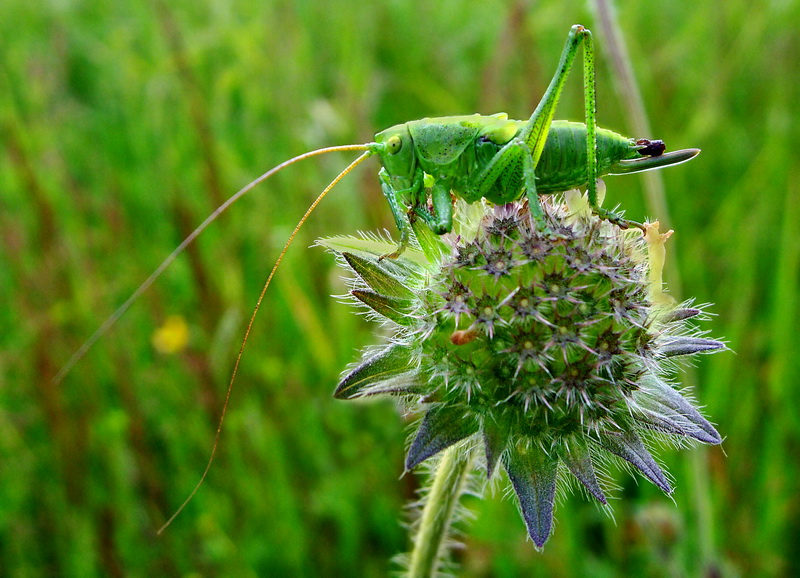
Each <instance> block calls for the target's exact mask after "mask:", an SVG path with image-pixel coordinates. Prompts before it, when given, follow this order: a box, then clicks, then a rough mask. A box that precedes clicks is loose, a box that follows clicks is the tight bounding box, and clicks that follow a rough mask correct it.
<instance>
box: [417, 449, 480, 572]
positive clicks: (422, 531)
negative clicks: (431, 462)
mask: <svg viewBox="0 0 800 578" xmlns="http://www.w3.org/2000/svg"><path fill="white" fill-rule="evenodd" d="M471 467H472V452H470V451H467V452H465V451H464V449H463V448H460V447H450V448H448V449H447V450H446V451H445V452H444V453H443V454H442V459H441V460H440V461H439V465H438V466H437V468H436V473H435V474H434V475H433V484H432V485H431V489H430V493H429V494H428V495H427V497H426V499H425V507H424V509H423V510H422V518H421V519H420V523H419V528H418V530H417V534H416V536H415V538H414V549H413V551H412V552H411V561H410V564H409V568H408V576H409V578H429V577H431V576H433V575H434V573H435V572H436V570H437V569H438V568H439V562H440V558H441V557H442V555H443V554H444V550H445V547H444V546H445V541H446V539H447V536H448V534H449V530H450V524H451V521H452V517H453V513H454V512H455V510H456V506H457V505H458V500H459V498H460V497H461V494H462V492H463V491H464V487H465V485H466V482H467V477H468V475H469V471H470V468H471Z"/></svg>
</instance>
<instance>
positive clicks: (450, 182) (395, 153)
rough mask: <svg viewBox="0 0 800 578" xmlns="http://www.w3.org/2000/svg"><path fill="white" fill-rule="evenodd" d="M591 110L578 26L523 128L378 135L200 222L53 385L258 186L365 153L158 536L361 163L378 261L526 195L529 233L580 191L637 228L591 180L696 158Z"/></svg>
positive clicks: (446, 126)
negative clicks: (379, 247)
mask: <svg viewBox="0 0 800 578" xmlns="http://www.w3.org/2000/svg"><path fill="white" fill-rule="evenodd" d="M581 44H583V47H584V79H583V88H584V100H585V108H586V115H585V123H576V122H567V121H553V116H554V113H555V108H556V105H557V103H558V101H559V99H560V97H561V92H562V89H563V87H564V84H565V82H566V80H567V77H568V75H569V72H570V69H571V67H572V64H573V62H574V60H575V57H576V55H577V53H578V50H579V49H580V46H581ZM595 110H596V107H595V71H594V48H593V44H592V34H591V32H590V31H589V30H587V29H586V28H584V27H583V26H580V25H575V26H573V27H572V28H571V29H570V31H569V37H568V38H567V42H566V45H565V46H564V50H563V52H562V54H561V60H560V61H559V64H558V68H557V69H556V74H555V76H554V77H553V79H552V81H551V82H550V85H549V87H548V88H547V91H546V92H545V94H544V97H543V98H542V100H541V101H540V102H539V104H538V106H537V107H536V110H535V111H534V112H533V114H532V115H531V117H530V118H529V119H528V120H527V121H519V120H510V119H509V118H508V116H507V115H506V114H504V113H499V114H494V115H491V116H481V115H478V114H475V115H471V116H448V117H440V118H425V119H422V120H415V121H411V122H407V123H404V124H399V125H396V126H393V127H391V128H388V129H386V130H384V131H382V132H379V133H378V134H377V135H376V137H375V142H371V143H366V144H355V145H344V146H335V147H327V148H322V149H318V150H314V151H310V152H307V153H304V154H302V155H299V156H296V157H294V158H292V159H289V160H287V161H285V162H283V163H281V164H280V165H278V166H276V167H274V168H272V169H271V170H269V171H268V172H266V173H264V174H263V175H261V176H260V177H258V178H257V179H255V180H254V181H252V182H251V183H249V184H248V185H246V186H245V187H244V188H242V189H241V190H239V191H238V192H237V193H236V194H234V195H233V196H232V197H230V198H229V199H228V200H227V201H226V202H225V203H224V204H223V205H221V206H220V207H219V208H218V209H217V210H215V211H214V212H213V213H212V214H211V215H210V216H209V217H208V218H207V219H206V220H205V221H203V222H202V223H201V224H200V225H199V226H198V227H197V228H196V229H195V230H194V231H193V232H192V233H191V234H190V235H189V236H188V237H187V238H186V239H185V240H184V241H183V242H182V243H181V244H180V245H179V246H178V247H177V248H176V249H175V250H174V251H173V252H172V253H170V254H169V256H167V258H166V259H165V260H164V261H163V262H162V263H161V264H160V265H159V266H158V267H157V268H156V270H155V271H154V272H153V273H152V274H151V275H150V277H148V278H147V279H146V280H145V281H144V282H143V283H142V284H141V285H140V286H139V287H138V288H137V289H136V290H135V291H134V292H133V293H132V294H131V296H130V297H129V298H128V299H127V300H126V301H125V302H124V303H123V304H122V305H121V306H120V307H119V308H118V309H117V310H116V311H115V312H114V313H113V314H112V315H111V316H110V317H109V318H108V319H106V321H105V322H104V323H103V324H102V325H101V326H100V327H99V328H98V329H97V330H96V331H95V332H94V333H93V334H92V335H91V336H90V337H89V338H88V339H87V340H86V341H85V342H84V344H83V345H82V346H81V347H80V348H79V349H78V350H77V351H76V352H75V353H74V354H73V356H72V357H71V358H70V359H69V360H68V361H67V363H66V364H65V365H64V367H63V368H62V369H61V371H60V372H59V373H58V375H57V376H56V378H55V381H56V382H60V381H61V380H62V379H63V378H64V377H65V376H66V375H67V373H68V372H69V371H70V370H71V369H72V367H74V365H75V364H76V363H77V362H78V361H80V359H81V358H83V356H84V355H85V354H86V353H87V351H88V350H89V349H90V348H91V347H92V345H94V343H96V342H97V341H98V340H99V339H100V337H102V336H103V335H104V334H105V333H106V332H107V331H108V330H109V329H110V328H111V326H113V325H114V323H116V321H117V320H118V319H119V318H120V317H121V316H122V315H123V314H124V313H125V311H127V310H128V309H129V308H130V306H131V305H132V304H133V303H134V302H135V301H136V300H137V299H138V298H139V296H140V295H141V294H142V293H144V291H146V290H147V288H148V287H150V285H152V284H153V282H154V281H155V280H156V279H157V278H158V277H159V276H160V275H161V273H162V272H163V271H164V270H165V269H166V268H167V267H168V266H169V265H170V264H171V263H172V262H173V261H174V260H175V259H176V258H177V257H178V255H180V254H181V253H182V252H183V251H184V250H185V249H186V247H187V246H188V245H189V244H190V243H191V242H192V241H194V239H195V238H197V236H199V235H200V233H202V232H203V231H204V230H205V229H206V227H208V225H209V224H211V222H213V221H214V220H215V219H216V218H217V217H218V216H219V215H220V214H221V213H222V212H223V211H225V210H226V209H227V208H228V207H229V206H230V205H232V204H233V203H234V202H235V201H237V200H238V199H240V198H241V197H242V196H244V195H245V194H246V193H248V192H249V191H250V190H252V189H253V188H254V187H255V186H256V185H258V184H259V183H261V182H263V181H265V180H267V179H268V178H269V177H271V176H272V175H274V174H275V173H277V172H278V171H280V170H283V169H284V168H286V167H288V166H289V165H292V164H294V163H297V162H299V161H301V160H305V159H307V158H310V157H312V156H318V155H321V154H326V153H329V152H334V151H365V152H364V153H363V154H362V155H361V156H359V157H358V158H357V159H356V160H355V161H353V162H352V163H350V165H348V166H347V168H345V169H344V170H343V171H342V172H341V173H340V174H339V175H338V176H337V177H336V178H335V179H334V180H333V181H331V183H329V184H328V186H327V187H325V189H324V190H323V191H322V193H320V195H319V196H318V197H317V198H316V200H315V201H314V202H313V203H312V204H311V205H310V206H309V208H308V210H307V211H306V213H305V214H304V215H303V217H302V218H301V219H300V221H299V222H298V224H297V225H296V227H295V228H294V230H293V231H292V233H291V235H290V236H289V239H288V241H287V242H286V244H285V245H284V247H283V250H282V251H281V253H280V255H279V256H278V258H277V260H276V262H275V264H274V265H273V267H272V270H271V272H270V274H269V276H268V278H267V281H266V282H265V284H264V287H263V288H262V291H261V294H260V296H259V298H258V301H257V303H256V307H255V309H254V311H253V313H252V316H251V318H250V321H249V323H248V326H247V329H246V331H245V335H244V338H243V341H242V345H241V347H240V350H239V354H238V357H237V359H236V362H235V364H234V368H233V371H232V374H231V379H230V383H229V386H228V393H227V396H226V399H225V405H224V407H223V409H222V417H221V418H220V421H219V426H218V429H217V433H216V437H215V440H214V445H213V448H212V450H211V455H210V458H209V461H208V463H207V465H206V469H205V471H204V473H203V474H202V476H201V478H200V481H199V482H198V484H197V486H196V487H195V489H194V490H193V491H192V492H191V494H190V495H189V497H188V498H187V500H186V501H185V502H184V504H183V505H182V506H181V507H180V508H179V509H178V511H177V512H176V513H175V514H174V515H173V516H172V518H170V519H169V521H168V522H167V523H166V524H165V525H164V526H163V527H162V530H163V528H165V527H166V526H168V525H169V524H170V523H171V522H172V520H173V519H174V518H175V516H177V515H178V514H179V513H180V511H181V510H182V509H183V507H184V506H185V505H186V503H188V501H189V500H190V499H191V498H192V496H194V494H195V492H196V491H197V489H198V488H199V486H200V484H202V482H203V480H204V479H205V476H206V474H207V473H208V470H209V468H210V466H211V462H212V461H213V459H214V455H215V453H216V448H217V442H218V440H219V435H220V431H221V429H222V423H223V420H224V417H225V412H226V409H227V406H228V399H229V397H230V393H231V390H232V387H233V383H234V381H235V379H236V373H237V370H238V368H239V362H240V360H241V356H242V352H243V350H244V347H245V345H246V343H247V339H248V337H249V335H250V330H251V328H252V326H253V322H254V320H255V317H256V314H257V313H258V310H259V308H260V306H261V303H262V301H263V298H264V294H265V293H266V291H267V288H268V287H269V285H270V283H271V282H272V278H273V277H274V275H275V272H276V271H277V269H278V267H279V266H280V264H281V262H282V261H283V257H284V255H285V254H286V251H287V250H288V248H289V246H290V245H291V243H292V241H293V240H294V238H295V236H296V235H297V232H298V231H299V230H300V228H301V227H302V226H303V224H304V223H305V221H306V219H307V218H308V217H309V215H310V214H311V213H312V212H313V211H314V209H315V208H316V207H317V205H318V204H319V202H320V201H321V200H322V199H323V198H324V197H325V196H326V195H327V193H328V192H329V191H330V190H331V189H332V188H333V187H334V186H335V185H336V183H338V182H339V181H340V180H341V179H342V178H343V177H344V176H345V175H347V174H348V173H349V172H350V171H351V170H353V169H354V168H355V167H356V166H357V165H359V164H360V163H361V162H363V161H364V160H366V159H367V158H368V157H371V156H376V155H377V156H378V157H379V159H380V162H381V164H382V168H381V171H380V173H379V179H380V185H381V190H382V192H383V195H384V196H385V197H386V200H387V201H388V203H389V207H390V209H391V211H392V215H393V216H394V220H395V223H396V224H397V228H398V230H399V231H400V242H399V245H398V247H397V250H396V251H395V252H394V253H391V254H390V255H384V256H383V257H381V258H384V257H390V258H394V257H397V256H398V255H400V253H401V252H402V251H403V250H404V249H405V248H406V247H407V245H408V243H409V239H410V235H411V223H412V221H413V220H414V219H416V218H419V219H422V221H423V222H424V223H425V224H426V225H427V226H428V227H430V228H431V230H432V231H434V232H435V233H437V234H440V235H441V234H445V233H448V232H450V231H451V230H452V223H453V220H452V219H453V195H455V196H457V197H461V198H463V199H464V200H466V201H467V202H469V203H472V202H476V201H480V200H481V199H486V200H488V201H490V202H492V203H496V204H504V203H508V202H511V201H514V200H518V199H521V198H522V197H523V195H525V196H526V197H527V199H528V205H529V207H530V214H531V218H532V220H533V224H534V225H535V226H537V227H541V228H542V229H546V228H547V224H546V222H545V218H544V213H543V211H542V208H541V205H540V203H539V195H546V194H552V193H557V192H562V191H567V190H569V189H573V188H577V187H582V186H586V188H587V191H588V199H589V204H590V206H591V209H592V210H593V211H594V212H595V213H596V214H597V215H599V216H600V217H602V218H603V219H607V220H609V221H611V222H613V223H616V224H617V225H619V226H622V227H630V226H638V227H642V225H640V224H639V223H635V222H632V221H627V220H625V219H624V218H622V216H621V215H619V214H618V213H615V212H613V211H609V210H607V209H603V208H601V207H600V206H599V204H598V199H597V179H598V178H600V177H601V176H604V175H616V174H626V173H635V172H641V171H647V170H651V169H658V168H662V167H666V166H670V165H674V164H678V163H681V162H684V161H687V160H689V159H691V158H693V157H695V156H696V155H697V154H698V153H699V152H700V151H699V150H698V149H684V150H679V151H673V152H670V153H665V152H664V151H665V146H664V143H663V142H662V141H660V140H647V139H638V140H637V139H631V138H626V137H623V136H621V135H619V134H617V133H615V132H612V131H610V130H605V129H599V128H597V126H596V121H595Z"/></svg>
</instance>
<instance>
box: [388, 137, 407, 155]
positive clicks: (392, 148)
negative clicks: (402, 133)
mask: <svg viewBox="0 0 800 578" xmlns="http://www.w3.org/2000/svg"><path fill="white" fill-rule="evenodd" d="M401 148H403V140H402V139H401V138H400V137H399V136H397V135H394V136H392V137H389V140H387V141H386V150H387V151H388V152H389V154H392V155H396V154H397V153H399V152H400V149H401Z"/></svg>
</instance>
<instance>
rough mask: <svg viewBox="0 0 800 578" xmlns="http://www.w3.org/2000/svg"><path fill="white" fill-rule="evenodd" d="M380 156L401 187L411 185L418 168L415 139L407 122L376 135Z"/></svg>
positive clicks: (384, 165)
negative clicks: (415, 170)
mask: <svg viewBox="0 0 800 578" xmlns="http://www.w3.org/2000/svg"><path fill="white" fill-rule="evenodd" d="M375 142H376V143H377V144H378V145H379V146H378V147H376V152H377V153H378V156H380V157H381V164H382V165H383V167H384V168H385V169H386V172H387V173H389V175H390V176H391V177H392V180H394V181H397V180H399V181H402V183H396V185H400V187H401V188H406V187H408V186H410V183H411V180H412V179H413V177H414V169H415V168H416V155H415V154H414V141H413V140H412V138H411V132H409V130H408V125H407V124H398V125H395V126H393V127H391V128H387V129H386V130H384V131H381V132H379V133H378V134H376V135H375Z"/></svg>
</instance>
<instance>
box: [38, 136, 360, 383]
mask: <svg viewBox="0 0 800 578" xmlns="http://www.w3.org/2000/svg"><path fill="white" fill-rule="evenodd" d="M373 146H375V145H374V143H366V144H356V145H342V146H335V147H325V148H321V149H317V150H314V151H310V152H307V153H303V154H301V155H298V156H296V157H294V158H291V159H289V160H288V161H284V162H282V163H281V164H279V165H278V166H276V167H273V168H271V169H270V170H268V171H267V172H266V173H264V174H263V175H261V176H260V177H258V178H257V179H255V180H254V181H252V182H250V183H249V184H247V185H245V186H244V187H243V188H241V189H240V190H239V191H238V192H237V193H235V194H234V195H233V196H231V197H230V198H229V199H228V200H227V201H225V202H224V203H222V205H220V206H219V207H218V208H217V209H216V210H215V211H214V212H213V213H211V215H209V216H208V218H206V220H205V221H203V222H202V223H200V225H199V226H198V227H197V228H196V229H195V230H194V231H192V232H191V233H190V234H189V236H188V237H186V238H185V239H184V240H183V242H182V243H181V244H180V245H178V246H177V247H176V248H175V250H174V251H172V253H170V254H169V255H168V256H167V258H166V259H164V260H163V261H162V262H161V264H160V265H159V266H158V267H157V268H156V270H155V271H153V272H152V273H151V274H150V276H149V277H148V278H147V279H145V280H144V283H142V284H141V285H139V287H137V289H136V290H135V291H134V292H133V293H131V296H130V297H128V298H127V299H126V300H125V302H124V303H123V304H122V305H120V306H119V307H118V308H117V310H116V311H114V313H112V314H111V315H110V316H109V317H108V318H107V319H106V320H105V321H104V322H103V324H102V325H100V327H98V328H97V329H96V330H95V332H94V333H92V334H91V335H90V336H89V338H88V339H87V340H86V341H84V342H83V344H82V345H81V346H80V347H79V348H78V349H77V350H76V351H75V353H73V354H72V357H70V358H69V360H68V361H67V363H65V364H64V366H63V367H62V368H61V369H60V370H59V372H58V373H57V374H56V376H55V377H54V378H53V384H54V385H58V384H59V383H61V382H62V381H63V379H64V377H66V375H67V374H68V373H69V372H70V371H71V370H72V368H73V367H75V364H77V363H78V362H79V361H80V360H81V359H83V357H84V356H85V355H86V353H87V352H88V351H89V350H90V349H91V348H92V346H93V345H94V344H95V343H97V341H98V340H99V339H100V338H101V337H103V335H105V334H106V333H107V332H108V330H109V329H111V327H113V325H114V324H115V323H116V322H117V321H118V320H119V318H120V317H122V316H123V315H124V314H125V312H126V311H127V310H128V309H130V307H131V305H133V304H134V303H135V302H136V301H137V300H138V299H139V297H141V295H142V293H144V292H145V291H147V289H148V288H149V287H150V285H152V284H153V282H154V281H155V280H156V279H158V278H159V277H160V276H161V274H162V273H163V272H164V270H165V269H166V268H167V267H169V266H170V265H171V264H172V262H173V261H174V260H175V259H177V258H178V256H179V255H180V254H181V253H183V252H184V250H186V247H188V246H189V245H190V244H191V243H192V241H194V240H195V239H196V238H197V237H198V235H200V233H202V232H203V231H205V229H206V228H207V227H208V226H209V225H210V224H211V223H213V222H214V220H215V219H216V218H217V217H218V216H219V215H221V214H222V213H224V212H225V210H226V209H227V208H228V207H230V206H231V205H232V204H233V203H235V202H236V201H238V200H239V199H241V198H242V197H243V196H244V195H246V194H247V193H249V192H250V191H251V190H252V189H253V188H254V187H256V185H259V184H261V183H263V182H264V181H266V180H267V179H268V178H270V177H271V176H272V175H274V174H275V173H277V172H278V171H281V170H283V169H285V168H286V167H288V166H289V165H293V164H294V163H296V162H299V161H302V160H305V159H308V158H311V157H315V156H318V155H322V154H326V153H333V152H342V151H370V150H372V148H371V147H373ZM370 154H372V153H369V154H366V155H362V156H361V157H359V160H358V162H361V160H363V158H366V156H369V155H370ZM358 162H357V163H355V164H358ZM353 166H354V165H350V167H348V169H349V168H352V167H353ZM347 172H348V171H345V173H347ZM342 176H344V175H343V174H342V175H339V177H338V178H337V179H336V180H335V181H334V183H335V182H337V181H338V179H339V178H341V177H342ZM329 188H330V187H329ZM329 188H328V189H325V192H327V191H328V190H329ZM321 196H323V195H320V197H321ZM318 200H319V199H318ZM313 206H314V205H312V207H313Z"/></svg>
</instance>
